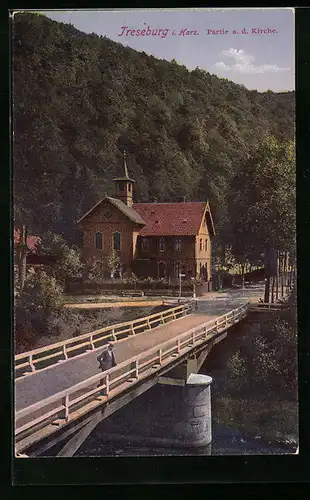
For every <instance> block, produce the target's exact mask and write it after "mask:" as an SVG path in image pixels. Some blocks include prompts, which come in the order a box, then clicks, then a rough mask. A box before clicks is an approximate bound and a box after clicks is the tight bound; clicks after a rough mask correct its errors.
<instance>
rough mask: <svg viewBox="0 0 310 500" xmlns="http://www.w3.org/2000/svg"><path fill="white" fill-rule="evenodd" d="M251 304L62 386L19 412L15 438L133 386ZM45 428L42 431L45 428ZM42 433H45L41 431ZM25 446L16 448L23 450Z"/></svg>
mask: <svg viewBox="0 0 310 500" xmlns="http://www.w3.org/2000/svg"><path fill="white" fill-rule="evenodd" d="M247 312H248V304H244V305H242V306H240V307H238V308H236V309H234V310H232V311H230V312H229V313H226V314H224V315H222V316H220V317H218V318H216V319H213V320H209V321H208V322H206V323H203V324H201V325H199V326H197V327H195V328H193V329H191V330H188V331H187V332H184V333H182V334H181V335H179V336H178V337H176V338H174V339H171V340H168V341H166V342H163V343H162V344H160V345H158V346H156V347H153V348H152V349H149V350H148V351H145V352H143V353H141V354H139V355H137V356H135V357H134V358H133V359H130V360H126V361H124V362H122V363H120V364H119V365H117V366H115V367H114V368H111V369H109V370H107V371H106V372H103V373H98V374H97V375H94V376H93V377H90V378H88V379H87V380H84V381H82V382H79V383H78V384H76V385H74V386H72V387H70V388H68V389H66V390H63V391H61V392H59V393H57V394H55V395H53V396H50V397H48V398H46V399H44V400H43V401H39V402H37V403H34V404H32V405H30V406H29V407H26V408H24V409H22V410H19V411H17V412H16V415H15V421H16V426H15V436H16V442H17V443H18V442H20V441H21V440H23V439H25V437H27V436H29V435H31V436H32V437H34V435H35V433H37V434H36V437H34V441H32V442H35V441H36V440H37V441H38V440H40V439H42V435H43V437H44V436H47V435H49V434H52V433H53V432H54V431H55V429H57V427H56V428H55V425H65V424H67V423H68V422H70V421H73V420H75V419H76V418H78V417H80V416H81V415H83V414H86V413H87V412H88V411H90V410H92V409H93V408H94V407H96V406H98V405H101V404H102V403H103V402H106V401H107V400H109V399H110V398H111V397H114V396H115V395H117V394H119V393H121V392H122V391H124V390H125V389H128V388H129V387H130V386H132V385H134V384H135V383H137V382H139V381H141V380H142V379H144V378H146V377H149V376H150V375H152V374H154V373H156V372H157V371H158V370H160V369H162V368H163V367H165V366H167V365H169V364H171V363H172V362H173V360H174V358H178V357H180V356H183V355H184V354H186V353H187V352H189V351H191V350H192V349H194V348H195V347H198V346H200V345H201V344H203V343H205V342H207V341H208V340H209V339H211V338H212V337H214V336H216V335H217V334H218V333H220V332H222V331H224V330H226V329H227V328H229V326H231V325H232V324H234V323H236V322H238V321H240V320H241V319H242V318H244V317H245V316H246V315H247ZM42 429H43V431H42ZM42 433H43V434H42ZM22 450H23V447H20V448H19V449H18V446H17V451H18V452H20V451H22Z"/></svg>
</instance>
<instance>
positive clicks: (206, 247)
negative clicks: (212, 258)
mask: <svg viewBox="0 0 310 500" xmlns="http://www.w3.org/2000/svg"><path fill="white" fill-rule="evenodd" d="M207 249H208V240H207V239H206V246H205V250H206V251H207Z"/></svg>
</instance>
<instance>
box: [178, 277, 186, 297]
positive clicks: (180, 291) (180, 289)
mask: <svg viewBox="0 0 310 500" xmlns="http://www.w3.org/2000/svg"><path fill="white" fill-rule="evenodd" d="M184 276H185V274H182V273H180V274H179V278H180V288H179V298H181V297H182V278H183V277H184Z"/></svg>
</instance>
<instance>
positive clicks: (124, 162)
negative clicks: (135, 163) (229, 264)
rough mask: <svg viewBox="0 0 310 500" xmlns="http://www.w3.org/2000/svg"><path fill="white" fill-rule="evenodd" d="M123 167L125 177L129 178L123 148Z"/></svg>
mask: <svg viewBox="0 0 310 500" xmlns="http://www.w3.org/2000/svg"><path fill="white" fill-rule="evenodd" d="M123 167H124V174H125V177H127V178H128V179H129V176H128V170H127V163H126V151H125V150H124V151H123Z"/></svg>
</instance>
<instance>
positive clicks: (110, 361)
mask: <svg viewBox="0 0 310 500" xmlns="http://www.w3.org/2000/svg"><path fill="white" fill-rule="evenodd" d="M97 360H98V362H99V368H100V369H101V370H102V371H103V372H105V371H106V370H109V368H113V366H116V361H115V356H114V352H113V345H112V344H111V343H110V344H108V348H107V349H105V350H104V351H103V352H102V353H101V354H100V355H99V356H98V357H97Z"/></svg>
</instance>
